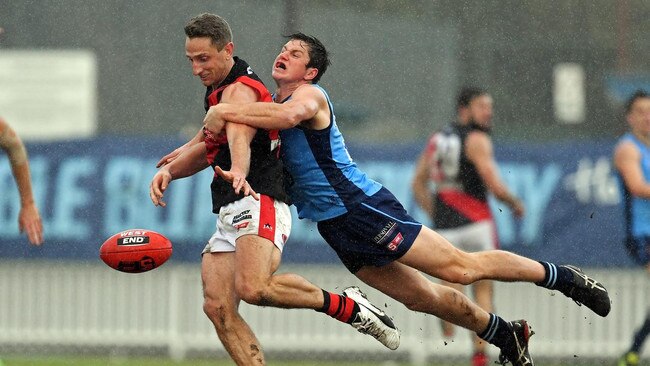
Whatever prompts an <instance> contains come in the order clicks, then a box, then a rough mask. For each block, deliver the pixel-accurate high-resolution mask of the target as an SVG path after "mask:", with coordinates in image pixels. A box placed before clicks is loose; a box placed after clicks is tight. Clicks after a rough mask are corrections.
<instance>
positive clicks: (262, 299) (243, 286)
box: [235, 281, 268, 306]
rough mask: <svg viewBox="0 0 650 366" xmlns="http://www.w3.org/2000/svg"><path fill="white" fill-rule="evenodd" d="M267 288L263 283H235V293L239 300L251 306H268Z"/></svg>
mask: <svg viewBox="0 0 650 366" xmlns="http://www.w3.org/2000/svg"><path fill="white" fill-rule="evenodd" d="M266 287H267V286H266V285H265V284H263V283H254V282H249V281H235V291H236V292H237V296H239V298H240V299H242V300H243V301H245V302H246V303H248V304H251V305H259V306H265V305H268V301H267V300H266V299H267V297H268V296H266V293H267V292H268V291H267V288H266Z"/></svg>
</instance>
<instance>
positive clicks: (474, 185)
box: [426, 123, 492, 229]
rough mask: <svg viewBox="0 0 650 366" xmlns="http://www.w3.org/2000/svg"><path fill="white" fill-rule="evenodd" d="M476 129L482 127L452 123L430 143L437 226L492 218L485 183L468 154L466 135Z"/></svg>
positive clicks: (428, 147) (454, 225) (451, 226)
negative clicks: (435, 189)
mask: <svg viewBox="0 0 650 366" xmlns="http://www.w3.org/2000/svg"><path fill="white" fill-rule="evenodd" d="M475 129H479V130H482V129H480V128H479V127H477V126H461V125H459V124H456V123H453V124H450V125H448V126H446V127H445V128H443V129H442V130H441V131H438V132H436V133H434V134H433V135H432V136H431V138H430V139H429V143H428V144H427V147H426V153H427V154H429V156H430V157H431V158H432V159H431V163H432V164H433V165H432V166H431V179H432V180H433V181H434V183H435V184H436V185H437V186H438V189H437V191H436V197H435V215H434V220H435V226H436V228H438V229H449V228H454V227H458V226H463V225H467V224H470V223H473V222H477V221H482V220H486V219H491V218H492V214H491V212H490V207H489V205H488V201H487V188H486V186H485V182H483V179H482V178H481V176H480V175H479V174H478V172H477V171H476V167H475V166H474V164H473V163H472V162H471V161H470V160H469V159H468V158H467V155H465V141H466V139H467V135H468V134H469V133H470V132H472V131H474V130H475ZM483 131H484V132H488V131H485V130H483Z"/></svg>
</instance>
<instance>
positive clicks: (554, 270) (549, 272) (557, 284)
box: [536, 261, 573, 291]
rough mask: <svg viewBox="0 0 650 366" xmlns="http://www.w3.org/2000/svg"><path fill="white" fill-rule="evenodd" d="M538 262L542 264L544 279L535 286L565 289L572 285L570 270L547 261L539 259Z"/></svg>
mask: <svg viewBox="0 0 650 366" xmlns="http://www.w3.org/2000/svg"><path fill="white" fill-rule="evenodd" d="M539 263H541V264H542V266H544V269H545V270H546V273H545V274H544V280H542V282H537V283H536V285H537V286H541V287H545V288H547V289H551V290H558V291H567V290H569V289H570V288H571V286H572V285H573V273H571V270H569V269H568V268H565V267H561V266H556V265H555V264H553V263H549V262H542V261H540V262H539Z"/></svg>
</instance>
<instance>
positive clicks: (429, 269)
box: [399, 226, 480, 283]
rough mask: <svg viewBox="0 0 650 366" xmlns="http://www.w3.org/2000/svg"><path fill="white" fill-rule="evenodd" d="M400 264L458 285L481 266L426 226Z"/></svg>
mask: <svg viewBox="0 0 650 366" xmlns="http://www.w3.org/2000/svg"><path fill="white" fill-rule="evenodd" d="M399 262H400V263H403V264H406V265H408V266H410V267H413V268H416V269H418V270H420V271H422V272H424V273H426V274H428V275H431V276H434V277H437V278H440V279H443V280H447V281H450V282H456V283H458V282H459V281H462V280H464V279H465V278H471V277H473V275H474V273H473V271H474V269H475V268H477V266H479V265H480V263H478V262H477V261H476V259H475V258H474V257H473V256H472V255H471V254H468V253H467V252H464V251H462V250H460V249H458V248H456V247H454V246H453V245H452V244H451V243H450V242H449V241H448V240H447V239H445V238H444V237H443V236H442V235H440V234H438V233H436V232H435V231H433V230H431V229H429V228H428V227H426V226H423V227H422V230H421V231H420V233H419V235H418V237H417V238H416V239H415V242H414V243H413V245H412V246H411V248H410V249H409V250H408V252H406V254H404V256H402V258H400V259H399ZM470 282H471V281H470Z"/></svg>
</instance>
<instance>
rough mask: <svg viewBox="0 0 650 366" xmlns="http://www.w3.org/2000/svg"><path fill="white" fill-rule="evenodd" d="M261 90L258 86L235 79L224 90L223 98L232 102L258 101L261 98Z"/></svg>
mask: <svg viewBox="0 0 650 366" xmlns="http://www.w3.org/2000/svg"><path fill="white" fill-rule="evenodd" d="M260 92H261V91H260V90H259V89H258V88H255V87H253V86H251V85H248V84H246V83H243V82H240V81H235V82H234V83H232V84H230V85H228V86H227V87H226V88H225V89H224V90H223V93H222V94H221V100H222V101H224V102H228V101H231V102H232V101H233V100H236V101H240V102H256V101H258V99H260ZM262 92H263V90H262ZM267 93H268V91H267Z"/></svg>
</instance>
